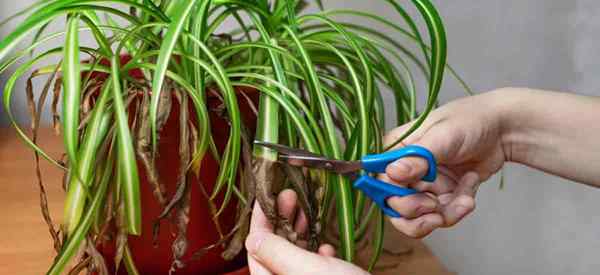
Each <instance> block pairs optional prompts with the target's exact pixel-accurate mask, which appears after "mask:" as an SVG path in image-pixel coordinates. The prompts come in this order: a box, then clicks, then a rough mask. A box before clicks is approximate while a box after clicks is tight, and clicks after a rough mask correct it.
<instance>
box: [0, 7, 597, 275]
mask: <svg viewBox="0 0 600 275" xmlns="http://www.w3.org/2000/svg"><path fill="white" fill-rule="evenodd" d="M31 2H32V1H31V0H27V1H0V17H2V18H4V17H6V16H7V15H8V14H11V13H13V12H14V11H15V10H16V9H17V8H18V7H22V6H25V5H27V4H28V3H31ZM324 2H325V4H326V6H328V7H349V8H359V9H361V10H368V11H374V12H377V13H378V14H380V15H388V16H390V17H391V18H397V17H393V16H395V15H393V12H392V10H391V9H389V8H388V7H387V6H386V5H385V4H382V3H380V2H381V1H342V0H336V1H324ZM401 2H408V1H401ZM434 2H436V4H437V6H438V8H439V10H440V12H441V14H442V15H443V17H444V18H445V22H446V26H447V32H448V40H449V47H450V49H449V61H450V62H451V64H452V65H454V67H455V68H456V69H457V70H458V72H459V73H461V74H462V75H463V76H464V77H465V79H466V80H467V81H468V83H469V84H471V85H472V87H473V88H474V89H475V90H476V91H481V92H484V91H488V90H491V89H494V88H498V87H503V86H528V87H534V88H543V89H552V90H561V91H572V92H575V91H576V92H577V93H581V94H588V95H600V77H599V76H600V54H599V53H598V50H597V49H598V45H599V44H600V17H599V15H600V2H599V1H594V0H570V1H564V0H529V1H522V0H504V1H489V0H488V1H481V0H454V1H441V0H437V1H434ZM6 32H7V28H4V29H0V36H3V35H6ZM5 79H6V75H3V76H2V78H0V81H5ZM18 91H23V88H22V87H21V88H20V89H18ZM441 96H442V101H448V100H451V99H453V98H456V97H459V96H462V93H461V92H460V88H459V87H458V86H457V85H456V83H455V82H454V81H453V80H451V79H450V78H447V81H446V83H445V88H444V91H443V92H442V95H441ZM14 105H15V109H18V110H19V111H18V112H17V113H18V115H19V116H20V117H24V115H25V111H24V110H26V105H25V103H24V102H23V97H22V96H19V97H17V98H16V99H15V103H14ZM22 121H23V122H24V121H27V120H26V119H22ZM0 122H2V123H6V119H5V118H4V117H3V116H0ZM599 153H600V152H599ZM505 176H506V188H505V190H503V191H499V190H498V182H499V178H498V177H495V178H493V179H491V180H490V181H489V182H487V183H486V184H484V185H483V186H482V188H481V191H480V192H479V197H478V209H477V211H476V212H475V213H474V214H473V215H471V216H470V217H469V218H467V219H466V220H465V221H464V222H463V223H461V224H460V225H458V226H456V227H454V228H452V229H448V230H440V231H438V232H436V233H434V234H433V235H432V236H431V237H429V238H427V239H426V242H427V243H428V244H429V246H430V247H431V248H432V250H433V252H434V253H435V254H436V255H437V256H439V257H440V258H441V260H442V261H443V262H444V264H445V265H446V266H447V267H448V268H449V269H451V270H452V271H456V272H458V273H459V274H464V275H477V274H487V275H495V274H557V275H558V274H580V275H584V274H590V275H591V274H598V272H599V270H600V260H598V257H597V255H598V254H600V237H599V236H598V235H599V234H598V232H600V215H599V214H597V213H598V209H599V208H600V207H599V205H600V203H599V202H600V190H596V189H592V188H589V187H585V186H582V185H578V184H574V183H572V182H569V181H567V180H563V179H559V178H555V177H552V176H549V175H545V174H543V173H541V172H537V171H534V170H531V169H528V168H525V167H521V166H516V165H508V166H507V167H506V170H505Z"/></svg>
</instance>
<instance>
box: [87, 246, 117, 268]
mask: <svg viewBox="0 0 600 275" xmlns="http://www.w3.org/2000/svg"><path fill="white" fill-rule="evenodd" d="M86 240H87V241H86V244H87V245H86V250H85V252H86V253H87V254H88V255H90V257H91V258H92V262H91V266H92V269H93V270H94V271H96V272H97V274H98V275H108V274H109V273H108V267H106V262H105V261H104V256H102V254H100V252H99V251H98V250H97V249H96V246H95V245H94V242H93V241H92V240H91V238H90V237H87V238H86ZM117 270H118V268H117Z"/></svg>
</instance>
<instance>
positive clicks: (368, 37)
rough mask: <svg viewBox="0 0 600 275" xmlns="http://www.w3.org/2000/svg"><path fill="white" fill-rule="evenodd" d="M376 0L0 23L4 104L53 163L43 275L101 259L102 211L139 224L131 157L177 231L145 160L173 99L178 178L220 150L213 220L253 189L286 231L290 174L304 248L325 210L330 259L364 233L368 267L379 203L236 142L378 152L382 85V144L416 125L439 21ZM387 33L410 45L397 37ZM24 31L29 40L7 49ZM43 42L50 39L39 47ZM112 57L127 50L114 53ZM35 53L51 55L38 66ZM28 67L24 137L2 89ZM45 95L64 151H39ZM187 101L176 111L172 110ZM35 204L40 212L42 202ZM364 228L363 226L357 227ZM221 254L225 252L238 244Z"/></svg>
mask: <svg viewBox="0 0 600 275" xmlns="http://www.w3.org/2000/svg"><path fill="white" fill-rule="evenodd" d="M381 1H383V2H385V3H387V5H388V6H389V8H390V9H393V10H395V11H397V14H398V18H393V19H386V18H384V17H381V16H379V15H376V14H371V13H367V12H363V11H356V10H327V9H324V8H323V5H322V3H321V1H315V3H314V4H316V5H317V6H318V7H319V8H320V9H319V10H318V11H316V12H305V11H304V8H305V7H306V6H307V5H308V3H305V2H304V1H299V0H274V1H267V0H254V1H240V0H102V1H99V0H44V1H38V2H37V3H36V4H34V5H32V6H30V7H28V8H26V9H25V10H23V11H22V12H19V13H18V14H16V15H15V16H14V17H11V18H8V19H7V20H5V21H3V23H2V24H4V23H5V22H8V21H9V20H20V22H19V24H18V25H17V27H16V28H15V29H14V30H13V31H12V32H11V33H10V34H8V35H7V36H6V37H4V38H3V39H2V41H1V42H0V60H1V62H2V63H0V71H6V70H7V69H8V68H12V67H16V69H15V71H14V73H12V75H11V76H10V78H9V79H8V81H7V82H6V83H5V85H4V97H3V99H4V106H5V109H6V110H7V113H8V116H9V118H10V120H11V121H12V123H13V125H14V127H15V129H16V130H17V132H18V134H19V135H20V137H21V138H23V140H24V141H25V142H26V143H27V144H28V145H29V146H31V147H32V148H33V150H34V152H35V154H36V159H37V158H38V157H39V156H41V157H42V158H44V159H46V160H48V161H50V162H51V163H52V164H54V165H56V166H57V167H59V168H60V169H63V170H64V171H65V173H66V184H65V187H66V192H67V197H66V199H65V202H64V216H63V222H62V225H61V227H60V229H55V228H54V226H53V224H52V220H51V217H50V216H49V215H48V214H47V211H44V213H46V214H45V216H44V217H45V219H46V221H47V222H48V225H49V228H50V232H51V233H52V236H53V238H54V240H55V248H56V250H57V252H58V255H57V256H56V259H55V261H54V264H53V265H52V267H51V268H50V269H49V271H48V274H59V273H62V272H63V270H64V269H65V266H66V265H67V263H69V262H70V261H72V260H73V258H74V256H75V255H76V254H77V252H78V251H80V250H84V251H85V252H86V253H87V254H86V255H89V257H90V259H89V260H88V263H89V262H92V264H91V266H93V267H94V268H95V269H96V270H99V271H101V270H102V259H101V256H98V255H96V254H97V251H96V252H95V249H94V245H95V244H96V243H97V242H99V241H101V240H102V236H103V234H106V232H105V231H106V226H105V225H106V224H107V223H109V222H111V221H113V220H117V225H118V229H117V230H118V232H119V236H127V234H131V235H138V234H140V233H141V215H140V212H141V207H142V206H141V204H140V186H139V185H140V182H139V178H138V176H139V175H138V167H137V165H138V162H137V161H136V160H140V163H142V164H143V165H144V166H145V168H146V169H145V170H146V171H147V173H149V175H148V178H150V179H153V180H151V184H152V186H153V188H154V190H155V192H154V193H155V195H156V198H157V200H159V201H160V202H161V205H163V206H164V207H165V212H164V213H166V214H165V215H175V216H178V217H182V216H181V215H183V218H177V221H176V222H177V223H178V225H181V227H178V228H185V226H186V225H187V221H186V217H185V215H186V214H185V212H183V213H172V212H173V211H175V212H177V210H173V207H172V205H174V204H177V203H184V202H182V201H184V200H182V199H181V197H182V196H176V197H174V198H164V194H163V193H162V192H161V190H160V187H159V186H160V185H159V184H158V179H157V175H156V174H155V173H156V172H155V167H153V165H154V164H153V163H154V159H155V158H157V157H160V156H157V154H156V149H157V144H158V140H159V138H160V135H161V132H160V130H161V128H162V127H163V125H164V122H165V117H166V116H168V114H169V112H170V108H169V106H170V100H171V97H172V96H173V97H174V98H176V99H177V100H178V101H179V102H180V104H181V106H182V110H181V111H180V116H181V119H180V121H182V123H181V126H182V127H181V128H182V129H183V130H182V131H181V138H182V140H187V141H189V142H188V143H186V142H182V145H180V146H187V147H185V148H188V150H185V148H183V149H184V150H182V148H180V153H181V167H182V168H183V169H181V170H182V172H181V175H180V179H179V180H178V182H185V177H187V176H188V175H189V174H190V173H196V174H198V173H200V164H201V163H202V160H203V158H204V157H205V155H206V154H212V155H213V156H214V157H215V159H218V160H219V162H220V165H219V176H218V178H217V181H216V184H215V188H214V189H213V190H209V193H210V194H208V195H209V196H208V199H209V200H210V201H211V202H213V203H214V202H216V198H217V197H223V198H224V199H223V200H222V201H223V203H222V204H220V205H215V211H214V216H215V217H214V218H215V219H217V220H218V216H219V215H220V214H221V213H222V210H223V209H225V207H226V206H227V205H228V204H230V203H231V202H232V201H237V203H238V204H239V207H238V211H240V213H241V214H246V216H248V215H247V213H248V211H250V204H251V203H252V202H253V201H254V200H255V199H256V200H257V201H258V202H259V203H260V204H261V206H262V207H263V209H265V213H266V214H267V215H268V217H269V218H270V219H271V221H272V222H273V223H274V224H275V225H277V226H279V227H281V228H282V229H283V231H284V232H286V233H287V237H288V238H290V239H291V240H293V239H295V238H296V236H295V235H294V233H293V232H292V231H293V230H292V229H291V227H290V225H289V224H288V222H287V221H285V220H282V219H281V218H280V217H278V215H277V214H276V211H275V200H274V192H277V190H280V188H282V187H286V186H290V187H292V188H294V189H295V190H296V191H297V192H298V193H299V194H300V202H301V205H302V208H303V209H304V211H305V212H306V213H307V216H308V218H309V220H310V222H309V223H310V234H309V235H310V236H309V237H308V238H309V240H308V241H309V244H310V245H309V247H311V248H315V247H316V244H318V242H319V241H320V240H321V239H322V238H323V236H324V235H325V234H324V231H325V228H329V227H328V225H327V221H328V220H329V219H328V217H335V218H336V219H337V225H336V227H337V228H338V232H337V234H334V235H335V236H336V238H337V244H338V245H339V248H338V249H339V255H340V257H342V258H343V259H345V260H347V261H353V260H354V258H355V252H356V250H357V248H356V243H357V242H360V241H361V240H364V239H366V238H369V239H370V240H371V242H372V243H373V244H374V253H372V260H371V264H370V268H372V267H373V264H374V263H375V261H376V259H377V258H378V255H379V253H380V251H381V249H382V240H383V219H384V217H383V215H382V214H381V213H380V211H379V210H378V209H377V208H376V207H375V206H374V205H373V204H371V203H370V202H369V201H368V199H366V198H365V197H364V196H363V195H362V194H361V193H359V192H357V191H355V190H352V189H351V187H350V186H351V185H350V184H349V182H348V179H346V178H344V177H341V176H338V175H332V174H327V173H324V172H321V171H309V172H307V171H302V170H294V169H292V168H290V167H282V166H281V165H279V164H278V163H277V162H276V160H277V154H276V152H274V151H271V150H269V149H266V148H263V147H259V146H256V147H254V148H251V142H250V140H252V139H254V140H259V141H264V142H272V143H280V144H285V145H290V146H294V147H301V148H305V149H307V150H309V151H311V152H314V153H317V154H323V155H325V156H328V157H332V158H337V159H346V160H353V159H357V158H359V157H360V156H362V155H365V154H369V153H375V152H381V151H384V150H388V149H389V148H390V147H391V146H393V145H394V144H392V145H389V146H387V147H385V146H384V144H383V143H382V136H383V131H384V125H385V123H386V122H385V120H386V116H385V114H386V112H387V111H386V110H385V108H384V104H383V102H384V100H383V93H385V92H390V93H391V94H392V95H393V98H394V103H393V106H394V110H393V111H395V113H396V117H395V121H394V123H395V124H397V125H400V124H404V123H407V122H409V121H412V120H414V121H415V123H414V124H413V126H412V127H411V128H410V129H409V130H408V131H407V132H406V133H405V134H404V136H403V137H401V138H400V139H399V140H398V141H397V142H396V143H398V142H400V141H401V140H402V139H403V138H404V137H406V136H408V135H410V133H412V132H413V131H414V130H415V129H417V128H418V127H419V126H420V125H421V123H422V122H423V120H424V119H425V118H426V116H427V115H428V114H429V113H430V111H431V110H432V109H433V108H434V107H435V104H436V101H437V96H438V93H439V90H440V86H441V83H442V79H443V76H444V72H445V70H446V68H448V67H447V65H446V37H445V31H444V26H443V23H442V20H441V18H440V16H439V14H438V12H437V11H436V9H435V7H434V6H433V4H432V3H431V2H430V1H429V0H412V1H410V2H409V1H404V2H405V3H402V4H400V3H397V2H396V1H393V0H381ZM410 3H412V5H414V7H416V10H417V11H418V14H419V16H418V17H417V18H413V17H411V15H409V13H408V12H407V10H406V8H407V7H406V6H407V5H409V4H410ZM340 16H345V17H346V18H347V17H348V16H350V17H352V18H355V20H362V21H372V22H374V23H377V24H379V25H380V26H382V27H385V28H390V29H392V30H393V31H394V33H386V32H381V31H378V30H377V29H374V28H369V27H367V26H363V25H359V24H356V23H351V22H349V21H348V20H340V19H339V18H340ZM398 19H400V20H398ZM62 20H66V28H65V30H64V31H60V32H56V33H48V32H47V31H46V30H47V26H49V25H50V24H52V23H53V22H55V21H62ZM396 22H401V23H396ZM225 24H234V25H235V27H234V28H233V29H231V28H230V27H229V28H227V27H225ZM419 24H422V25H423V26H426V28H427V35H424V34H423V33H421V31H420V30H419V27H418V25H419ZM228 26H230V25H228ZM88 34H91V36H92V37H93V38H94V43H92V44H90V45H84V44H85V43H83V42H82V41H81V39H80V37H81V36H82V35H88ZM400 36H401V37H404V38H406V40H407V41H411V43H413V45H410V46H416V47H412V48H417V49H418V50H417V51H414V50H411V47H406V46H405V45H403V43H401V42H399V41H397V37H400ZM30 38H32V40H30V41H31V43H29V44H28V45H27V46H25V47H23V48H21V49H19V50H15V48H17V46H18V45H22V42H23V41H24V40H26V39H30ZM57 40H58V41H60V46H58V47H53V48H50V49H45V48H46V47H47V46H48V45H51V43H52V42H53V41H57ZM41 49H44V50H41ZM123 55H127V56H130V57H131V60H130V61H128V62H127V63H125V64H123V63H122V62H120V58H121V56H123ZM57 60H58V61H57ZM82 61H85V62H82ZM107 61H108V63H107ZM48 62H50V63H51V64H50V65H44V64H47V63H48ZM413 68H416V70H417V71H418V73H422V74H424V75H425V76H426V78H427V80H428V86H427V89H423V90H422V91H421V90H420V89H417V87H416V86H417V85H415V82H414V81H413V73H414V72H413V71H414V70H415V69H413ZM132 70H139V71H141V72H142V76H141V77H133V76H132V75H131V74H130V72H131V71H132ZM90 72H94V73H102V74H103V75H104V78H103V79H102V81H98V78H97V77H93V76H92V74H91V73H90ZM450 72H451V73H453V74H454V72H453V71H451V70H450ZM27 73H31V74H30V76H29V78H28V83H29V85H28V89H27V93H28V98H29V102H30V110H31V113H32V115H33V117H32V129H33V136H28V134H27V133H26V130H24V129H22V128H20V126H19V125H17V123H16V122H15V119H14V117H13V115H12V113H11V98H12V97H13V93H14V86H15V84H16V82H17V81H19V80H20V79H21V78H22V77H23V76H25V75H26V74H27ZM40 76H46V77H47V81H46V85H45V86H44V87H43V88H42V89H41V90H40V91H39V92H38V95H37V103H36V96H35V91H34V89H33V87H32V85H31V83H32V82H31V79H33V78H36V77H40ZM458 79H459V78H458ZM459 80H460V79H459ZM52 83H54V85H52ZM241 88H244V89H246V90H248V89H250V90H253V91H256V92H259V93H260V100H259V104H258V106H257V108H256V109H257V117H258V119H257V123H258V128H257V130H256V133H255V135H254V136H253V137H248V136H247V135H248V133H247V131H246V127H245V126H244V124H243V123H242V119H241V113H240V110H239V105H238V97H237V94H238V93H239V91H240V89H241ZM209 91H212V92H213V93H214V95H215V96H217V97H219V98H221V99H222V101H223V105H224V106H223V107H224V110H225V112H224V113H223V114H222V115H223V117H225V118H226V119H227V120H228V123H229V125H230V135H229V138H228V140H227V145H226V147H225V149H224V150H222V151H221V150H218V149H217V148H216V146H215V143H214V140H213V136H212V134H211V125H210V121H209V118H208V117H209V112H211V111H212V110H209V108H208V107H207V104H206V100H207V96H209V94H208V93H209ZM50 92H52V93H51V95H52V96H53V102H52V111H53V115H54V119H53V122H54V126H55V129H57V130H59V131H60V132H61V135H62V137H63V142H64V149H65V152H66V158H65V159H64V160H58V159H54V158H53V157H52V156H50V155H48V154H47V153H46V152H44V150H43V149H42V148H40V147H39V146H38V145H37V142H36V139H37V137H36V132H37V128H39V123H40V118H39V116H40V113H41V110H42V107H43V105H44V104H45V101H46V98H47V97H49V94H50ZM420 93H426V94H427V102H426V103H425V107H424V109H423V110H422V111H421V112H417V96H418V95H419V94H420ZM59 98H60V99H61V100H60V99H59ZM60 101H61V102H62V110H61V111H60V112H59V111H58V108H57V105H58V104H59V102H60ZM188 102H189V103H190V106H192V108H191V109H187V107H185V106H188ZM131 106H137V108H131ZM191 116H193V117H194V119H191V118H190V117H191ZM191 121H193V122H194V123H191ZM250 155H251V156H250ZM240 160H241V161H240ZM282 174H283V175H286V176H282ZM240 175H242V177H241V179H242V180H239V181H238V180H237V179H238V178H240V177H239V176H240ZM198 176H199V177H202V175H201V174H200V175H198ZM182 179H183V180H182ZM43 196H45V195H43ZM43 196H42V198H43V200H42V202H44V200H45V199H44V197H43ZM232 198H235V200H231V199H232ZM42 207H43V208H46V206H45V205H44V203H42ZM107 209H110V210H107ZM240 213H238V215H240ZM187 220H189V219H187ZM372 225H375V226H374V228H375V230H372V232H373V236H372V237H368V236H367V234H366V233H367V232H369V230H368V228H370V227H371V226H372ZM247 226H248V225H247V219H241V221H240V223H239V224H237V225H236V226H235V228H234V229H233V230H232V231H231V232H229V233H228V234H225V235H224V236H223V240H222V242H223V243H225V242H229V243H230V247H233V246H232V245H231V243H233V242H235V241H236V240H237V242H240V241H243V237H244V236H243V234H244V232H245V230H243V229H244V228H245V227H247ZM58 232H60V233H58ZM183 232H184V234H185V231H183ZM125 239H126V238H125ZM183 239H184V241H185V237H184V238H183ZM119 240H122V239H119V238H118V239H117V242H119ZM119 247H120V249H119V251H120V252H119V253H120V255H119V259H120V260H121V259H122V263H123V264H124V265H125V266H126V268H127V270H128V271H129V272H130V273H131V274H135V273H136V267H135V263H134V262H133V261H132V257H131V253H132V252H131V251H130V250H129V249H128V247H127V244H126V241H121V242H119ZM238 247H239V245H238ZM181 249H182V250H183V251H177V249H175V250H174V254H175V259H176V260H177V259H178V257H181V255H183V253H184V252H185V248H180V250H181ZM230 252H232V253H233V254H236V253H239V249H237V250H236V249H234V248H233V250H232V251H230ZM120 260H119V261H120ZM82 263H83V262H82Z"/></svg>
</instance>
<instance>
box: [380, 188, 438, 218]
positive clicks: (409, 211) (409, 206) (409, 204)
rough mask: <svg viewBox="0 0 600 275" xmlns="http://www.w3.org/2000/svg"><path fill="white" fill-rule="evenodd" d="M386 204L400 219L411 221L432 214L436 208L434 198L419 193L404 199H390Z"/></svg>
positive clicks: (436, 202)
mask: <svg viewBox="0 0 600 275" xmlns="http://www.w3.org/2000/svg"><path fill="white" fill-rule="evenodd" d="M387 204H388V205H389V206H390V207H391V208H392V209H394V210H396V212H398V213H399V214H400V215H402V217H404V218H407V219H412V218H416V217H419V216H421V215H424V214H429V213H432V212H434V211H435V210H436V209H437V207H438V201H437V199H436V198H433V197H430V196H428V195H426V194H423V193H419V194H414V195H410V196H405V197H391V198H389V199H388V200H387Z"/></svg>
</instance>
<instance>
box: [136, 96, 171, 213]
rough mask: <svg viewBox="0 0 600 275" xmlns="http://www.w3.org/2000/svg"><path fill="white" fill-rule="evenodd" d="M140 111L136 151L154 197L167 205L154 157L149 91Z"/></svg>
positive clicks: (144, 97) (163, 205) (143, 98)
mask: <svg viewBox="0 0 600 275" xmlns="http://www.w3.org/2000/svg"><path fill="white" fill-rule="evenodd" d="M141 101H142V103H141V104H140V108H139V110H140V112H139V113H138V118H137V119H138V120H139V124H138V127H137V131H136V132H137V135H136V153H137V155H138V158H139V159H140V161H141V162H142V165H143V166H144V169H145V170H146V177H147V178H148V182H150V185H152V190H153V191H152V192H153V194H154V198H156V200H157V201H158V202H159V203H160V205H161V206H162V207H165V204H166V200H165V193H166V192H165V187H164V185H162V184H161V183H160V182H159V174H158V169H157V168H156V166H155V162H154V160H153V159H152V144H151V143H152V136H151V129H150V98H149V95H148V92H147V91H144V93H143V95H142V100H141Z"/></svg>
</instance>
